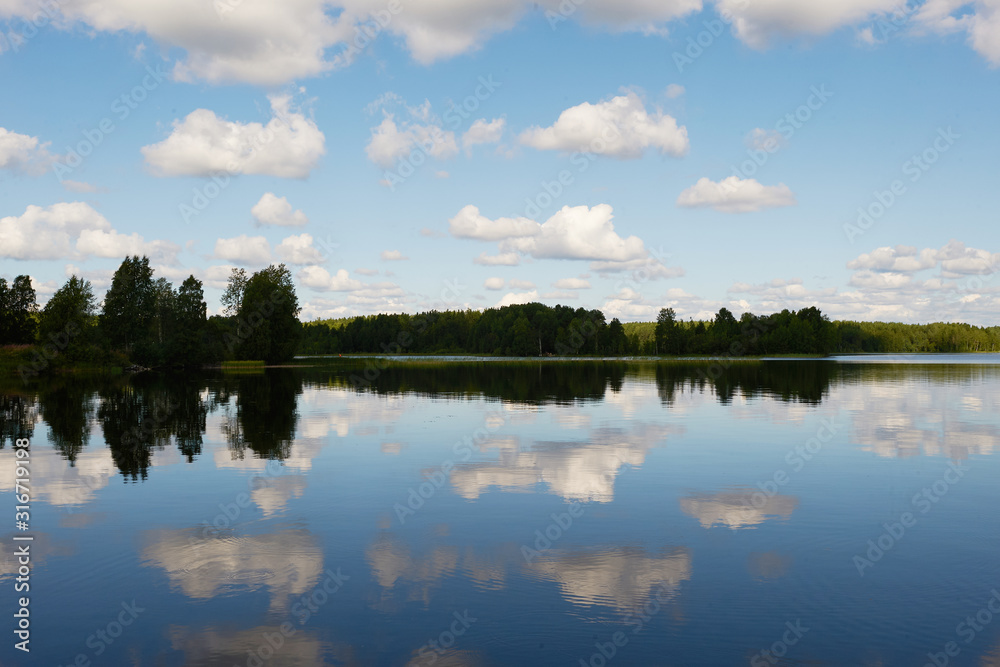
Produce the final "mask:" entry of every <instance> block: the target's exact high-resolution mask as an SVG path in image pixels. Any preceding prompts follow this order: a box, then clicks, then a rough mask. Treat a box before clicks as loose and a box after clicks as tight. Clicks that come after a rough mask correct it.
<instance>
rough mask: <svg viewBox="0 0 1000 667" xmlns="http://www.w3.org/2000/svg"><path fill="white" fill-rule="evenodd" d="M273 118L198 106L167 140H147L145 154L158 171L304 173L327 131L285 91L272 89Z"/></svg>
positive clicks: (315, 159)
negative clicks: (245, 119)
mask: <svg viewBox="0 0 1000 667" xmlns="http://www.w3.org/2000/svg"><path fill="white" fill-rule="evenodd" d="M268 100H269V101H270V103H271V112H272V118H271V120H269V121H268V122H267V124H266V125H263V124H261V123H256V122H250V123H241V122H237V121H228V120H225V119H222V118H219V117H218V116H216V115H215V112H214V111H210V110H208V109H195V110H194V111H192V112H191V113H189V114H188V115H187V117H186V118H185V119H184V120H183V121H177V120H175V121H174V123H173V131H172V132H171V133H170V136H168V137H167V138H166V139H164V140H163V141H161V142H159V143H156V144H152V145H150V146H144V147H143V148H142V154H143V156H144V157H145V159H146V164H147V165H149V167H150V169H151V170H152V172H153V173H154V174H155V175H157V176H211V175H213V174H218V173H220V172H222V173H226V174H230V175H231V174H236V173H243V174H264V175H268V176H277V177H280V178H306V177H307V176H309V173H310V172H311V171H312V170H313V168H315V167H316V165H317V163H318V162H319V159H320V158H321V157H322V156H323V155H324V154H325V153H326V148H325V144H326V137H325V136H324V135H323V133H322V132H321V131H320V130H319V128H318V127H317V126H316V123H315V122H314V121H313V120H311V119H309V118H306V117H305V116H304V115H303V114H302V113H300V112H292V111H291V109H290V104H291V98H290V97H289V96H287V95H271V96H269V97H268Z"/></svg>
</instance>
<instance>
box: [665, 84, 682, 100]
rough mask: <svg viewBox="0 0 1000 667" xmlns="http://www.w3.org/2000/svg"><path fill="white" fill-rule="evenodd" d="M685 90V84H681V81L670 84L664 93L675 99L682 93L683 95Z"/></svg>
mask: <svg viewBox="0 0 1000 667" xmlns="http://www.w3.org/2000/svg"><path fill="white" fill-rule="evenodd" d="M684 92H685V91H684V86H682V85H680V84H679V83H672V84H670V85H669V86H667V89H666V90H665V91H663V94H664V95H666V96H667V97H668V98H669V99H671V100H675V99H677V98H678V97H680V96H681V95H683V94H684Z"/></svg>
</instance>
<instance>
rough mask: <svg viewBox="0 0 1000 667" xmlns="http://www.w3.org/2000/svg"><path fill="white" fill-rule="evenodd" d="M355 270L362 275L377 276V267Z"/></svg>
mask: <svg viewBox="0 0 1000 667" xmlns="http://www.w3.org/2000/svg"><path fill="white" fill-rule="evenodd" d="M354 272H355V273H357V274H358V275H360V276H377V275H378V270H377V269H354Z"/></svg>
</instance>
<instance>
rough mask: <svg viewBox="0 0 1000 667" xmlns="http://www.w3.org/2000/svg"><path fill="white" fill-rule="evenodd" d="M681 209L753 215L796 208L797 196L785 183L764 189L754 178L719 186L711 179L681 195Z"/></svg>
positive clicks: (729, 180) (735, 179) (730, 180)
mask: <svg viewBox="0 0 1000 667" xmlns="http://www.w3.org/2000/svg"><path fill="white" fill-rule="evenodd" d="M677 205H678V206H684V207H688V208H703V207H710V208H714V209H715V210H716V211H721V212H722V213H750V212H753V211H761V210H763V209H766V208H777V207H781V206H794V205H795V195H793V194H792V191H791V190H790V189H789V188H788V186H787V185H785V184H784V183H779V184H778V185H761V184H760V183H758V182H757V181H756V180H754V179H752V178H748V179H745V180H744V179H741V178H740V177H739V176H730V177H728V178H725V179H723V180H721V181H719V182H718V183H716V182H714V181H711V180H709V179H708V178H704V177H703V178H700V179H698V182H697V183H695V184H694V185H692V186H691V187H689V188H687V189H686V190H684V191H683V192H681V194H680V196H679V197H677Z"/></svg>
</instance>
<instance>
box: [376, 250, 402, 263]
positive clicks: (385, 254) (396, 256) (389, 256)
mask: <svg viewBox="0 0 1000 667" xmlns="http://www.w3.org/2000/svg"><path fill="white" fill-rule="evenodd" d="M379 257H380V258H381V259H382V261H383V262H402V261H404V260H407V259H409V257H407V256H406V255H404V254H403V253H401V252H400V251H398V250H383V251H382V254H381V255H379Z"/></svg>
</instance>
